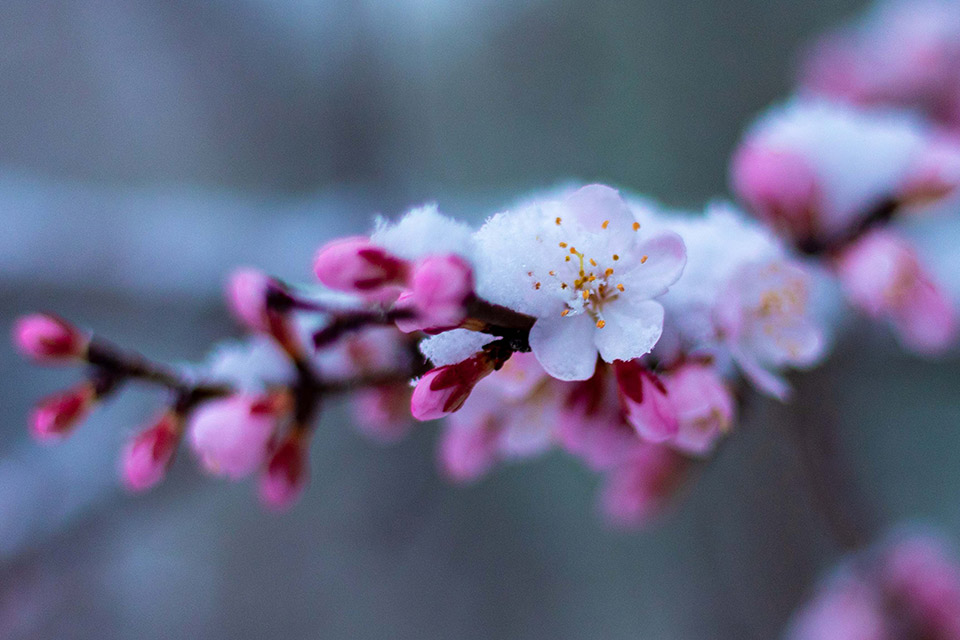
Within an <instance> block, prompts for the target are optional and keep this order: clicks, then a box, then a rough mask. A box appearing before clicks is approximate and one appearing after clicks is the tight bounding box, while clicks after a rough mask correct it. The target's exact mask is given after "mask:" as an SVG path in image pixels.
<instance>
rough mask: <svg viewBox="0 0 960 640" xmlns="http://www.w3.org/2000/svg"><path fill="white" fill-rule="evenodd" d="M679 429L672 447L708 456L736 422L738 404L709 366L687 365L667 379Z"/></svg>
mask: <svg viewBox="0 0 960 640" xmlns="http://www.w3.org/2000/svg"><path fill="white" fill-rule="evenodd" d="M664 382H665V384H666V387H667V396H668V397H669V399H670V404H671V405H672V406H673V410H674V412H675V413H676V416H677V422H678V423H679V429H678V431H677V434H676V436H675V437H674V438H673V439H672V440H671V442H670V444H671V446H672V447H674V448H676V449H678V450H680V451H683V452H685V453H689V454H693V455H698V456H702V455H706V454H708V453H710V451H712V450H713V447H714V445H715V444H716V442H717V440H718V439H719V438H720V437H721V436H722V435H724V434H725V433H727V432H728V431H729V430H730V428H731V426H732V424H733V420H734V412H735V408H734V400H733V395H732V393H731V391H730V388H729V386H728V385H727V384H726V383H725V382H724V380H723V379H722V378H721V377H720V375H719V374H718V372H717V370H716V369H715V368H714V367H712V366H709V365H706V364H699V363H688V364H683V365H681V366H680V367H679V368H677V369H676V370H674V371H672V372H670V374H669V375H667V376H666V377H665V379H664Z"/></svg>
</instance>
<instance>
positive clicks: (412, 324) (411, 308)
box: [393, 291, 430, 333]
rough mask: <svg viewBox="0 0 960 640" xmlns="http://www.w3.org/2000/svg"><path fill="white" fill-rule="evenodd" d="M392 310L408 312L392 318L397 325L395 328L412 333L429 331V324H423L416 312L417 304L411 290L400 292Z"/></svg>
mask: <svg viewBox="0 0 960 640" xmlns="http://www.w3.org/2000/svg"><path fill="white" fill-rule="evenodd" d="M393 310H394V312H399V311H403V312H407V313H409V314H410V315H408V316H405V317H398V318H397V319H396V320H394V324H395V325H397V329H399V330H400V331H402V332H403V333H414V332H416V331H426V332H429V330H430V326H429V325H427V324H424V321H423V319H422V318H421V317H420V315H419V313H418V312H417V304H416V302H414V300H413V292H412V291H404V292H403V293H401V294H400V296H399V297H398V298H397V301H396V302H395V303H394V305H393Z"/></svg>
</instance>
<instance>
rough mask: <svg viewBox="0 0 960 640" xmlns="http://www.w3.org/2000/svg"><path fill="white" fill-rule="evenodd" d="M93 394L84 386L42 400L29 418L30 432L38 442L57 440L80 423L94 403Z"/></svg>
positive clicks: (94, 391) (90, 387) (92, 389)
mask: <svg viewBox="0 0 960 640" xmlns="http://www.w3.org/2000/svg"><path fill="white" fill-rule="evenodd" d="M96 396H97V394H96V390H95V389H94V386H93V384H92V383H90V382H84V383H82V384H79V385H77V386H75V387H73V388H71V389H68V390H66V391H64V392H62V393H58V394H55V395H52V396H48V397H47V398H44V399H43V400H41V401H40V402H39V403H38V404H37V406H36V408H35V409H34V410H33V414H32V416H31V418H30V431H31V433H32V434H33V437H34V438H36V439H37V440H40V441H41V442H47V441H54V440H59V439H62V438H64V437H66V436H67V435H69V434H70V432H71V431H72V430H73V428H74V427H75V426H76V425H77V424H79V423H80V422H81V421H83V420H84V419H85V418H86V417H87V414H89V413H90V409H92V408H93V403H94V401H95V400H96Z"/></svg>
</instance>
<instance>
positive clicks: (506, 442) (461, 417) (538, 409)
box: [439, 353, 561, 482]
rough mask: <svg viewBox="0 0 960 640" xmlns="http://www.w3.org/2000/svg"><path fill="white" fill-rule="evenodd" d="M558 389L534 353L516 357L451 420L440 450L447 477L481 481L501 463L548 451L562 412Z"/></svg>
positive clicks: (477, 389) (480, 386)
mask: <svg viewBox="0 0 960 640" xmlns="http://www.w3.org/2000/svg"><path fill="white" fill-rule="evenodd" d="M556 384H560V383H557V382H555V381H552V380H551V379H550V378H549V377H548V376H547V375H546V373H545V372H544V371H543V369H542V368H541V367H540V365H539V363H538V362H537V360H536V358H535V357H534V356H533V355H532V354H529V353H516V354H514V355H513V356H511V358H510V359H509V360H507V362H506V363H504V365H503V367H502V368H501V369H500V370H499V371H496V372H495V373H493V374H492V375H489V376H487V377H485V378H484V379H483V380H481V381H480V382H479V383H478V384H477V385H476V387H475V389H474V390H473V393H471V394H470V397H469V398H468V399H467V400H466V401H465V402H464V405H463V408H462V409H460V410H459V411H457V412H456V413H453V414H451V415H450V416H449V417H447V420H446V424H445V425H444V429H443V432H442V434H441V443H440V449H439V456H440V465H441V469H443V470H444V473H445V474H446V475H447V476H448V477H450V478H451V479H453V480H455V481H459V482H466V481H470V480H475V479H477V478H478V477H480V476H481V475H482V474H484V473H486V472H487V471H488V470H489V469H490V468H492V466H493V465H494V463H496V462H498V461H501V460H512V459H518V458H527V457H530V456H533V455H537V454H539V453H542V452H543V451H545V450H547V449H548V448H549V447H550V446H551V445H552V444H553V441H554V431H555V428H556V425H557V423H558V418H559V415H560V413H561V405H560V402H559V400H560V394H559V393H557V389H555V388H554V387H553V386H551V385H556Z"/></svg>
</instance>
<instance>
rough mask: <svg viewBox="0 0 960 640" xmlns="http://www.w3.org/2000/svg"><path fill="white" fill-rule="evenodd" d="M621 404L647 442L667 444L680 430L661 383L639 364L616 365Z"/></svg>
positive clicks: (636, 362) (637, 362) (630, 362)
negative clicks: (666, 441) (665, 442)
mask: <svg viewBox="0 0 960 640" xmlns="http://www.w3.org/2000/svg"><path fill="white" fill-rule="evenodd" d="M614 370H615V371H616V374H617V385H618V387H619V389H620V402H621V404H622V405H623V410H624V412H625V414H626V419H627V422H629V423H630V424H631V425H632V426H633V428H634V429H636V431H637V433H638V434H639V435H640V437H641V438H643V439H644V440H648V441H650V442H664V441H665V440H670V439H671V438H673V437H674V436H676V435H677V431H678V430H679V428H680V425H679V422H678V421H677V414H676V411H675V409H674V408H673V406H672V405H671V403H670V399H669V398H668V397H667V389H666V387H664V386H663V383H662V382H661V381H660V379H659V378H658V377H657V376H656V375H654V374H653V373H652V372H651V371H650V370H649V369H647V368H646V367H645V366H644V365H643V363H641V362H640V361H639V360H630V361H629V362H624V361H622V360H618V361H616V362H615V363H614Z"/></svg>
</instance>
